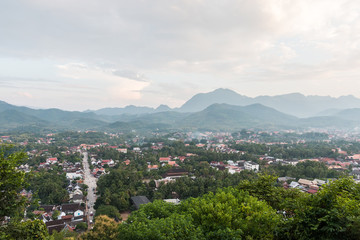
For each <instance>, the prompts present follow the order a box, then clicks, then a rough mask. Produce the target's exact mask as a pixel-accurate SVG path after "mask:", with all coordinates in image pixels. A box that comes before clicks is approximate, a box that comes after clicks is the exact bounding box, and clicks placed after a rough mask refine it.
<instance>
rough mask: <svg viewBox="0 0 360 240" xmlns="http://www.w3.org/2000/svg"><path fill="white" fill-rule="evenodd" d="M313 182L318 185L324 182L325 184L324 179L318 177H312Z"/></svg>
mask: <svg viewBox="0 0 360 240" xmlns="http://www.w3.org/2000/svg"><path fill="white" fill-rule="evenodd" d="M313 182H314V183H316V184H317V185H318V186H322V185H324V184H326V182H325V181H324V180H320V179H316V178H315V179H314V181H313Z"/></svg>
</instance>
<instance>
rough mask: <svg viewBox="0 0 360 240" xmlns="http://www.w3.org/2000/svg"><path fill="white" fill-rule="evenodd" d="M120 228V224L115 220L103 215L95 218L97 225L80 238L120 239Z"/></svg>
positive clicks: (86, 239)
mask: <svg viewBox="0 0 360 240" xmlns="http://www.w3.org/2000/svg"><path fill="white" fill-rule="evenodd" d="M118 227H119V224H118V223H117V222H116V221H115V220H113V219H111V218H109V217H108V216H105V215H101V216H98V217H96V218H95V224H94V227H93V229H91V230H90V231H88V232H86V233H84V234H82V235H81V236H80V239H82V240H98V239H102V240H113V239H119V231H118ZM121 239H122V238H121Z"/></svg>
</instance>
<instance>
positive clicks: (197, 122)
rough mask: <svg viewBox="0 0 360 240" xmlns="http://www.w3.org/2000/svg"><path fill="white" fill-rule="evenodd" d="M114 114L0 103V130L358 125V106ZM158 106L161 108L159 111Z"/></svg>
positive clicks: (213, 107) (221, 106)
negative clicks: (300, 114)
mask: <svg viewBox="0 0 360 240" xmlns="http://www.w3.org/2000/svg"><path fill="white" fill-rule="evenodd" d="M166 109H168V108H167V107H166V106H162V107H159V111H158V112H154V113H146V114H145V113H142V114H135V115H128V114H122V115H117V116H109V115H98V114H95V113H93V112H76V111H74V112H73V111H63V110H59V109H31V108H27V107H19V106H14V105H10V104H7V103H4V102H1V103H0V123H1V125H0V130H1V131H3V132H4V131H37V130H38V129H42V130H44V129H48V130H49V131H50V132H52V131H56V130H95V131H122V132H123V131H132V130H136V131H154V130H156V131H157V130H160V131H173V130H190V131H193V130H210V131H223V130H225V131H234V130H240V129H243V128H256V129H270V130H281V129H308V128H322V129H328V128H331V129H339V128H341V129H354V128H356V127H357V126H358V125H359V124H360V120H359V118H358V117H357V116H358V115H359V109H348V110H344V111H340V112H336V113H335V114H334V115H333V116H318V117H312V118H297V117H294V116H292V115H289V114H285V113H283V112H280V111H278V110H275V109H274V108H270V107H267V106H264V105H262V104H251V105H247V106H236V105H229V104H225V103H223V104H218V103H216V104H213V105H210V106H209V107H207V108H206V109H204V110H202V111H199V112H192V113H182V112H176V111H166ZM163 110H164V111H163Z"/></svg>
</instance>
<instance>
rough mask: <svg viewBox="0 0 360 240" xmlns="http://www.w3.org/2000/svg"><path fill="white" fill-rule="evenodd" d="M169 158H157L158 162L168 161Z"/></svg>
mask: <svg viewBox="0 0 360 240" xmlns="http://www.w3.org/2000/svg"><path fill="white" fill-rule="evenodd" d="M170 160H171V158H169V157H161V158H159V161H160V162H168V161H170Z"/></svg>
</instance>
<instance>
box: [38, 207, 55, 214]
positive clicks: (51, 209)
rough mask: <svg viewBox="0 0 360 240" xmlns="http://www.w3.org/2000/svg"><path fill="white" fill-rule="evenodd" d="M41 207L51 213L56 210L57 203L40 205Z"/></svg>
mask: <svg viewBox="0 0 360 240" xmlns="http://www.w3.org/2000/svg"><path fill="white" fill-rule="evenodd" d="M39 209H44V211H45V212H47V213H50V212H52V211H54V210H55V205H40V206H39Z"/></svg>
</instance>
